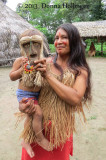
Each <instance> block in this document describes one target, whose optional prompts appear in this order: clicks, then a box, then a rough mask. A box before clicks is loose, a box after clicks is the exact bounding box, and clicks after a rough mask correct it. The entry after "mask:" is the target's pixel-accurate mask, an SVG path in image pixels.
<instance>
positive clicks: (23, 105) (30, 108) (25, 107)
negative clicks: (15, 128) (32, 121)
mask: <svg viewBox="0 0 106 160" xmlns="http://www.w3.org/2000/svg"><path fill="white" fill-rule="evenodd" d="M19 110H20V111H21V112H23V113H26V114H28V115H32V114H33V113H34V112H35V110H36V107H35V104H34V100H32V99H30V100H28V98H23V99H22V100H21V101H20V103H19Z"/></svg>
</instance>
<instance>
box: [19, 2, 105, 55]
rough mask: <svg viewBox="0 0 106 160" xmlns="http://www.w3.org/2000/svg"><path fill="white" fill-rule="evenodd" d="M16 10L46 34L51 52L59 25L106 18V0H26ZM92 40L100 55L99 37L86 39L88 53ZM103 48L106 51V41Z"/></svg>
mask: <svg viewBox="0 0 106 160" xmlns="http://www.w3.org/2000/svg"><path fill="white" fill-rule="evenodd" d="M26 4H27V5H26ZM16 12H17V13H18V14H19V15H20V16H22V17H23V18H24V19H26V20H27V21H28V22H29V23H31V24H32V25H33V26H34V27H35V28H37V29H39V30H40V31H42V32H43V33H44V34H45V35H46V37H47V39H48V42H49V46H50V49H51V52H54V51H55V49H54V45H53V42H54V39H53V37H54V35H55V31H56V28H57V26H59V25H60V24H62V23H68V22H69V23H73V22H82V21H84V22H85V21H98V20H105V19H106V0H95V1H94V0H61V1H60V0H36V2H35V0H26V1H25V2H24V3H21V4H20V3H19V4H18V5H17V9H16ZM91 41H92V42H94V44H95V48H96V53H97V54H96V56H100V51H101V44H100V42H98V40H97V38H92V40H91V39H86V40H85V43H86V46H87V47H86V53H87V51H88V50H89V47H90V44H91ZM103 50H104V51H106V42H105V43H104V45H103ZM103 56H106V52H104V54H103Z"/></svg>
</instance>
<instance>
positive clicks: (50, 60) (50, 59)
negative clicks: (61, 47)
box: [46, 56, 54, 63]
mask: <svg viewBox="0 0 106 160" xmlns="http://www.w3.org/2000/svg"><path fill="white" fill-rule="evenodd" d="M53 60H54V56H50V57H48V58H46V63H53Z"/></svg>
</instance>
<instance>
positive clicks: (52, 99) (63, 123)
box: [20, 69, 86, 148]
mask: <svg viewBox="0 0 106 160" xmlns="http://www.w3.org/2000/svg"><path fill="white" fill-rule="evenodd" d="M51 74H52V73H51ZM54 76H55V75H54ZM55 77H56V78H57V79H58V80H59V81H60V80H61V77H60V76H55ZM74 82H75V75H74V74H73V73H72V72H70V71H69V70H68V69H67V70H66V71H65V72H64V75H63V80H62V83H63V84H65V85H67V86H70V87H72V86H73V84H74ZM82 103H83V102H81V103H80V104H79V106H70V105H69V104H68V103H66V102H65V101H63V100H62V99H61V98H60V97H59V96H57V94H56V93H55V91H54V90H53V89H52V88H51V87H50V85H49V84H48V83H47V81H46V80H45V79H44V82H43V87H42V90H41V92H40V97H39V105H40V107H41V109H42V112H43V126H44V129H45V136H46V137H48V135H49V141H50V146H51V147H55V148H57V147H58V146H60V145H61V146H63V145H64V143H65V142H66V141H67V139H68V138H70V135H71V134H72V133H73V132H77V130H76V117H75V114H76V113H78V115H79V116H80V120H81V121H82V117H83V120H84V122H85V121H86V117H85V114H84V111H83V107H82ZM32 120H33V118H32V117H30V121H29V122H27V125H26V126H25V128H24V130H23V132H22V133H21V136H20V137H21V138H23V139H24V140H25V141H26V142H28V143H32V142H35V141H36V135H35V133H34V131H33V128H32ZM49 121H50V122H51V124H50V125H49Z"/></svg>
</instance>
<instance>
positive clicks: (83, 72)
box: [78, 67, 88, 78]
mask: <svg viewBox="0 0 106 160" xmlns="http://www.w3.org/2000/svg"><path fill="white" fill-rule="evenodd" d="M78 70H79V72H80V75H82V76H84V77H86V78H87V77H88V71H87V69H86V68H84V67H79V68H78Z"/></svg>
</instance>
